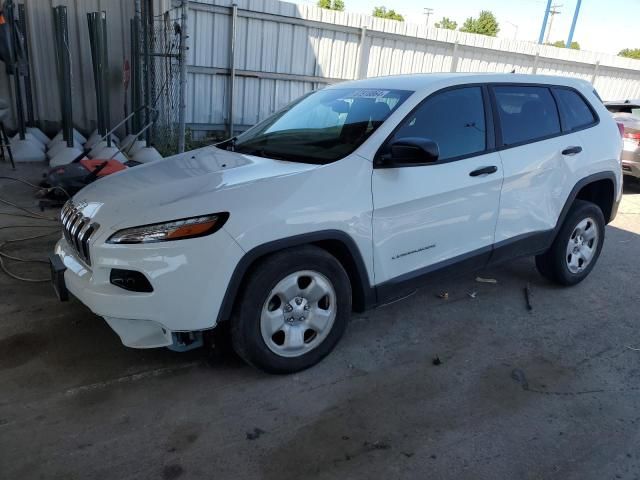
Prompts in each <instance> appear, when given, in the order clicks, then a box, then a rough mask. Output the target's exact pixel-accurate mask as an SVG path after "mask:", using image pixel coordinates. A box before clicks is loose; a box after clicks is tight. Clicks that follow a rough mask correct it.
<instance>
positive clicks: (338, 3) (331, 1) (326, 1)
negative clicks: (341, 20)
mask: <svg viewBox="0 0 640 480" xmlns="http://www.w3.org/2000/svg"><path fill="white" fill-rule="evenodd" d="M318 6H319V7H320V8H326V9H327V10H337V11H339V12H342V11H343V10H344V1H343V0H318Z"/></svg>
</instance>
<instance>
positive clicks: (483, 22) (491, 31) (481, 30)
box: [460, 10, 500, 37]
mask: <svg viewBox="0 0 640 480" xmlns="http://www.w3.org/2000/svg"><path fill="white" fill-rule="evenodd" d="M460 31H461V32H467V33H478V34H480V35H488V36H490V37H495V36H496V35H497V34H498V32H499V31H500V26H499V25H498V20H496V16H495V15H494V14H493V13H491V12H490V11H488V10H483V11H481V12H480V15H479V16H478V18H473V17H469V18H467V19H466V20H465V22H464V24H463V25H462V27H461V28H460Z"/></svg>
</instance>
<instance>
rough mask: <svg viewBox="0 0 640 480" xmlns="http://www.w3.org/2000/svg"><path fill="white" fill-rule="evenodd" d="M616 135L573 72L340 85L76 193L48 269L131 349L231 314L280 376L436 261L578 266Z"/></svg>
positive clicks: (614, 184)
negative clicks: (519, 260)
mask: <svg viewBox="0 0 640 480" xmlns="http://www.w3.org/2000/svg"><path fill="white" fill-rule="evenodd" d="M621 150H622V139H621V135H620V131H619V129H618V127H617V126H616V123H615V122H614V120H613V119H612V118H611V116H610V115H609V114H608V112H607V110H606V108H605V107H604V106H603V105H602V103H601V102H600V101H599V100H598V98H597V94H596V93H595V91H594V90H593V87H592V86H591V85H590V84H589V83H587V82H585V81H582V80H576V79H568V78H560V77H545V76H527V75H513V74H489V75H479V74H431V75H404V76H394V77H381V78H372V79H367V80H361V81H354V82H345V83H341V84H338V85H335V86H331V87H328V88H325V89H323V90H320V91H316V92H312V93H309V94H307V95H305V96H303V97H302V98H300V99H298V100H297V101H295V102H293V103H292V104H291V105H289V106H287V107H286V108H285V109H283V110H281V111H279V112H278V113H276V114H274V115H273V116H272V117H270V118H268V119H267V120H265V121H264V122H262V123H260V124H258V125H256V126H255V127H253V128H251V129H250V130H248V131H247V132H245V133H244V134H242V135H240V136H239V137H237V138H233V139H230V140H227V141H225V142H223V143H221V144H218V145H216V146H210V147H206V148H202V149H199V150H196V151H192V152H188V153H184V154H181V155H176V156H174V157H171V158H167V159H165V160H160V161H158V162H156V163H151V164H146V165H143V166H138V167H135V168H131V169H129V170H126V171H124V172H121V173H117V174H114V175H111V176H109V177H106V178H105V179H102V180H98V181H97V182H95V183H93V184H91V185H90V186H88V187H86V188H84V189H83V190H81V191H80V192H79V193H78V194H77V195H76V196H75V197H74V198H73V199H72V201H70V202H69V203H68V204H67V205H66V206H65V207H64V209H63V211H62V221H63V223H64V238H63V239H61V240H60V241H59V242H58V244H57V245H56V248H55V254H54V255H52V257H51V258H52V272H53V281H54V284H55V286H56V289H57V291H58V294H59V295H60V296H61V297H63V298H64V297H66V296H67V289H68V291H69V292H71V293H72V294H73V295H74V296H75V297H77V298H78V299H79V300H80V301H81V302H83V303H84V304H86V305H87V306H88V307H89V308H90V309H91V310H92V311H94V312H95V313H96V314H98V315H101V316H103V317H104V318H105V320H106V321H107V322H108V324H109V325H110V326H111V327H112V328H113V330H115V331H116V333H117V334H118V335H119V336H120V338H121V339H122V342H123V343H124V344H125V345H127V346H130V347H135V348H149V347H163V346H168V347H170V348H172V349H175V350H186V349H190V348H194V347H197V346H199V345H201V344H202V339H203V332H204V331H206V330H209V329H212V328H214V327H215V326H216V325H218V324H219V323H222V322H230V323H229V324H228V325H229V327H230V333H231V341H232V343H233V346H234V348H235V350H236V351H237V352H238V353H239V354H240V355H241V356H242V357H243V358H244V359H245V360H246V361H247V362H249V363H250V364H252V365H255V366H257V367H259V368H261V369H264V370H266V371H269V372H293V371H297V370H301V369H304V368H307V367H309V366H311V365H313V364H315V363H317V362H318V361H319V360H320V359H322V358H323V357H324V356H325V355H327V354H328V353H329V352H330V351H331V349H332V348H333V347H334V346H335V345H336V343H337V342H338V340H339V339H340V337H341V336H342V334H343V332H344V330H345V327H346V324H347V320H348V318H349V316H350V313H351V311H352V309H355V310H357V311H361V310H363V309H366V308H371V307H374V306H376V305H381V304H383V303H385V302H389V301H390V300H393V299H396V298H400V297H401V296H403V295H404V294H406V293H408V292H410V291H412V289H414V288H415V287H416V286H417V285H419V283H420V281H421V280H422V279H423V278H424V277H425V276H428V275H431V274H435V273H436V272H440V271H443V270H446V271H452V270H454V269H455V270H456V271H458V272H459V271H461V270H462V271H464V270H476V269H479V268H482V267H485V266H487V265H489V264H495V263H499V262H503V261H505V260H509V259H512V258H514V257H518V256H523V255H536V264H537V266H538V268H539V270H540V272H541V273H542V274H543V275H544V276H545V277H547V278H549V279H550V280H552V281H555V282H558V283H560V284H563V285H573V284H576V283H578V282H580V281H581V280H583V279H584V278H585V277H586V276H587V275H588V274H589V272H590V271H591V270H592V269H593V267H594V265H595V263H596V260H597V258H598V256H599V254H600V250H601V248H602V244H603V241H604V234H605V229H604V227H605V224H606V223H608V222H609V221H611V220H612V219H613V218H614V216H615V214H616V210H617V206H618V203H619V201H620V198H621V194H622V172H621V165H620V153H621Z"/></svg>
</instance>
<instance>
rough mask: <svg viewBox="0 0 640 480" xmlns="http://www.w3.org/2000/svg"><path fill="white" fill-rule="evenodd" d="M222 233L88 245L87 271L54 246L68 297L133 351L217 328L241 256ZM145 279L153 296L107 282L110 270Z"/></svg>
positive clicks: (63, 246)
mask: <svg viewBox="0 0 640 480" xmlns="http://www.w3.org/2000/svg"><path fill="white" fill-rule="evenodd" d="M243 253H244V252H243V251H242V250H241V249H240V247H239V246H238V244H237V243H236V242H235V241H234V240H233V239H232V238H231V237H230V236H229V234H228V233H226V232H225V231H224V229H222V230H219V231H218V232H216V233H215V234H213V235H209V236H206V237H201V238H194V239H189V240H180V241H176V242H166V243H155V244H148V245H111V244H101V245H92V246H91V258H92V266H91V267H89V266H88V265H86V264H85V263H84V262H83V261H82V260H80V259H79V258H78V257H77V255H76V254H75V252H74V251H73V249H72V248H71V247H70V245H69V244H68V243H67V241H66V240H65V239H64V238H63V239H61V240H60V241H59V242H58V243H57V244H56V247H55V254H57V255H58V256H59V257H60V259H61V261H62V262H63V264H64V266H65V267H66V271H65V272H64V280H65V284H66V287H67V289H68V290H69V292H70V293H71V294H72V295H73V296H74V297H76V298H77V299H78V300H80V301H81V302H82V303H84V304H85V305H86V306H87V307H88V308H89V309H91V311H92V312H94V313H95V314H97V315H100V316H101V317H104V319H105V320H106V322H107V323H108V324H109V326H110V327H111V328H112V329H113V330H114V331H115V332H116V333H117V334H118V335H119V336H120V339H121V340H122V343H123V344H124V345H126V346H129V347H134V348H153V347H163V346H169V345H171V344H173V343H174V338H173V332H191V331H199V330H205V329H209V328H212V327H215V325H216V319H217V315H218V310H219V308H220V305H221V303H222V299H223V297H224V294H225V292H226V288H227V285H228V282H229V279H230V278H231V275H232V273H233V270H234V268H235V266H236V264H237V263H238V261H239V260H240V258H242V255H243ZM113 268H119V269H128V270H135V271H138V272H141V273H142V274H144V275H145V276H146V277H147V279H148V280H149V281H150V282H151V284H152V286H153V292H150V293H141V292H132V291H128V290H124V289H123V288H120V287H117V286H115V285H113V284H111V283H110V280H109V275H110V272H111V269H113Z"/></svg>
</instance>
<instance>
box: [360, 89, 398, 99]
mask: <svg viewBox="0 0 640 480" xmlns="http://www.w3.org/2000/svg"><path fill="white" fill-rule="evenodd" d="M390 91H391V90H372V89H367V90H356V91H355V92H353V93H352V94H351V95H350V96H351V97H352V98H380V97H384V96H385V95H387V94H388V93H389V92H390Z"/></svg>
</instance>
